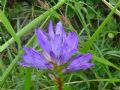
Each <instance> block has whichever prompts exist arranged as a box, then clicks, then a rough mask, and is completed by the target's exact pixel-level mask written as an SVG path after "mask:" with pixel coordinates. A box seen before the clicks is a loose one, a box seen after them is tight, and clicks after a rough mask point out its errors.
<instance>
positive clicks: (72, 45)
mask: <svg viewBox="0 0 120 90" xmlns="http://www.w3.org/2000/svg"><path fill="white" fill-rule="evenodd" d="M66 42H67V44H68V47H69V49H71V50H72V49H77V46H78V37H77V35H76V33H74V32H70V33H68V37H67V40H66Z"/></svg>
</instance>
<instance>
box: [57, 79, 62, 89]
mask: <svg viewBox="0 0 120 90" xmlns="http://www.w3.org/2000/svg"><path fill="white" fill-rule="evenodd" d="M57 84H58V90H62V79H61V78H57Z"/></svg>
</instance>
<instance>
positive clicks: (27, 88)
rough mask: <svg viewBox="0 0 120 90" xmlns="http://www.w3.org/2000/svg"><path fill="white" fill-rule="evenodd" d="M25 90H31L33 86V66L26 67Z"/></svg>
mask: <svg viewBox="0 0 120 90" xmlns="http://www.w3.org/2000/svg"><path fill="white" fill-rule="evenodd" d="M25 78H26V79H25V90H30V87H31V68H26V77H25Z"/></svg>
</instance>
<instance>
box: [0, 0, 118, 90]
mask: <svg viewBox="0 0 120 90" xmlns="http://www.w3.org/2000/svg"><path fill="white" fill-rule="evenodd" d="M118 1H119V4H117V3H118ZM58 2H59V3H58ZM108 2H109V3H110V4H111V5H113V6H114V7H115V8H118V10H119V7H118V6H120V0H108ZM57 3H58V4H57ZM116 4H117V5H116ZM0 10H1V11H0V87H1V88H0V90H24V88H25V89H26V90H29V88H31V89H30V90H57V85H56V82H55V80H51V78H49V77H48V74H47V72H48V71H42V70H36V69H34V68H23V67H21V66H19V65H18V64H17V62H18V60H21V55H22V54H23V50H22V46H27V47H34V48H36V49H37V50H41V49H40V48H39V47H38V44H37V42H36V38H35V35H34V29H35V28H36V27H41V28H44V30H45V29H46V28H47V26H48V22H49V20H50V19H52V20H53V22H54V23H56V22H57V21H59V20H61V21H62V22H63V24H64V27H65V30H66V32H70V31H73V32H76V33H77V35H78V36H79V51H78V52H77V53H83V52H84V53H85V52H90V53H92V54H93V58H92V62H93V63H94V66H93V67H92V68H91V69H89V70H87V71H82V70H80V71H77V72H72V73H67V74H65V76H64V79H63V80H64V81H63V82H64V85H63V90H111V89H113V90H119V88H120V87H119V85H120V79H119V78H120V76H119V74H120V17H119V16H118V15H117V14H114V13H115V9H112V10H110V8H109V7H107V6H106V5H105V4H104V3H103V2H102V1H101V0H67V1H66V0H0ZM46 30H47V29H46ZM29 86H30V87H29Z"/></svg>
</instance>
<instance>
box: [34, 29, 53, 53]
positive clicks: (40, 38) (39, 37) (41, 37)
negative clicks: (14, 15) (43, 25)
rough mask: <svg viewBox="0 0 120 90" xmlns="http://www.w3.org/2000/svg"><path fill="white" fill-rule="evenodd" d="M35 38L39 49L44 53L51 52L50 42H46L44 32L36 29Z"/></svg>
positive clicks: (46, 38)
mask: <svg viewBox="0 0 120 90" xmlns="http://www.w3.org/2000/svg"><path fill="white" fill-rule="evenodd" d="M36 36H37V40H38V43H39V45H40V47H41V48H42V49H43V50H44V51H46V52H50V50H51V47H50V42H49V40H48V37H47V35H45V32H44V31H42V30H41V29H39V28H38V29H37V30H36Z"/></svg>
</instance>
